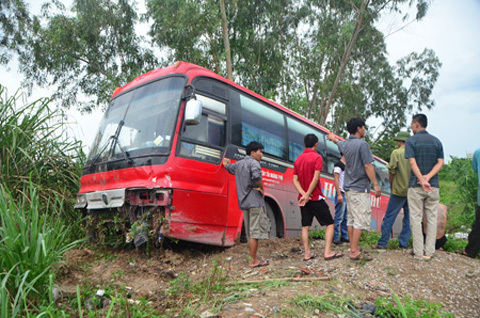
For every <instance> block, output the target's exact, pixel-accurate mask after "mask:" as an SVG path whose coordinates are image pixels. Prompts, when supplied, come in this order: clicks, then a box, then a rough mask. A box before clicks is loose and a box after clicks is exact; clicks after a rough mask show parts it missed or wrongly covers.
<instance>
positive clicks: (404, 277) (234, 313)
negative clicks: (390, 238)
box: [61, 238, 480, 317]
mask: <svg viewBox="0 0 480 318" xmlns="http://www.w3.org/2000/svg"><path fill="white" fill-rule="evenodd" d="M312 244H313V251H314V252H315V253H316V254H317V255H319V257H317V258H315V259H313V260H310V261H308V262H304V261H302V256H303V255H302V251H301V249H300V247H301V243H300V240H299V239H298V238H293V239H271V240H267V241H261V243H260V247H259V255H261V256H262V257H264V258H265V259H268V260H269V261H270V265H269V266H267V267H261V268H256V269H251V268H248V266H247V255H248V246H247V244H239V245H236V246H234V247H231V248H227V249H222V248H218V247H208V246H204V245H196V244H189V243H180V244H178V245H175V244H173V245H171V246H170V247H167V248H166V249H165V251H164V253H162V252H161V251H160V250H154V251H152V252H151V254H150V255H149V256H146V255H145V252H144V251H135V250H120V251H118V250H117V251H115V252H113V251H105V250H103V251H95V252H92V251H91V250H90V249H83V250H74V251H70V252H68V253H67V255H66V257H65V260H66V262H67V264H68V265H67V266H65V267H64V268H63V269H62V271H63V275H62V277H61V288H62V290H63V291H64V292H65V293H67V294H68V293H75V288H76V285H82V284H89V285H91V286H99V287H102V286H106V285H109V284H112V283H113V284H116V285H118V286H122V285H126V286H129V287H131V288H132V290H133V291H134V294H133V298H140V297H145V298H147V299H149V300H151V301H152V304H153V306H155V307H157V308H160V307H162V306H164V307H166V305H165V303H167V302H168V299H166V298H165V296H164V295H165V291H166V290H167V289H168V288H170V287H171V284H169V282H170V281H172V280H173V279H175V278H176V277H178V276H179V275H181V274H182V273H183V275H182V277H184V278H185V279H188V280H190V281H192V282H200V281H204V280H206V279H208V278H209V277H211V275H212V270H213V269H214V267H215V266H217V267H219V268H223V269H224V273H226V277H227V279H228V283H227V284H231V283H232V282H234V281H238V282H245V281H272V280H274V279H275V280H277V279H279V280H280V282H281V281H289V282H288V284H284V285H283V286H282V287H278V288H270V289H268V290H267V291H265V290H262V289H252V290H251V291H248V292H247V293H246V294H243V296H242V299H241V300H238V301H229V302H228V304H227V305H224V306H223V307H222V309H221V313H220V315H221V316H222V317H250V316H251V315H252V314H253V313H254V312H256V313H259V314H260V315H261V316H265V317H266V316H268V317H273V316H275V317H290V316H289V315H288V314H285V313H286V312H294V311H295V310H296V309H295V308H294V305H292V304H291V303H290V302H289V301H288V300H290V299H293V298H295V297H296V296H297V295H300V294H303V295H320V294H323V293H326V292H334V293H338V294H339V295H343V296H344V297H348V298H352V299H355V300H357V301H359V302H360V301H364V302H369V303H373V302H374V301H375V300H376V299H377V298H379V297H388V296H390V295H391V291H393V292H395V293H396V294H398V295H399V296H401V297H403V296H407V295H408V296H409V297H410V298H412V299H423V300H426V301H428V302H432V303H441V304H443V310H444V311H446V312H449V313H452V314H453V315H454V316H455V317H480V261H479V260H477V259H470V258H467V257H463V256H460V255H456V254H453V253H448V252H444V251H437V253H436V254H435V256H434V258H433V259H432V260H431V261H429V262H421V261H417V260H414V258H413V257H412V256H411V255H410V252H411V250H400V249H399V250H388V251H386V252H377V251H370V253H369V254H370V255H371V256H372V257H373V260H372V261H370V262H363V263H362V262H355V261H351V260H350V259H349V258H348V257H347V256H345V257H342V258H339V259H335V260H331V261H325V260H324V259H323V257H320V256H321V255H322V252H323V247H324V241H322V240H315V241H313V242H312ZM364 248H367V247H364ZM347 249H348V246H347V245H344V246H339V247H337V250H340V251H342V252H343V253H344V254H347V253H348V251H347ZM230 296H231V295H230ZM225 297H229V295H226V296H225ZM170 305H171V304H170ZM208 306H209V305H208V304H205V306H204V307H202V306H200V307H199V309H198V311H199V313H198V314H201V312H204V311H207V310H208V309H209V307H208ZM312 315H314V313H312ZM320 316H323V315H320Z"/></svg>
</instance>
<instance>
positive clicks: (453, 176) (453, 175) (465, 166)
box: [439, 157, 478, 233]
mask: <svg viewBox="0 0 480 318" xmlns="http://www.w3.org/2000/svg"><path fill="white" fill-rule="evenodd" d="M439 178H440V182H441V183H440V201H441V202H442V203H444V204H445V205H446V206H447V207H448V215H447V232H450V233H452V232H456V231H458V230H459V228H460V227H461V226H462V225H466V226H471V224H472V223H473V220H474V218H475V208H476V206H477V189H478V177H477V175H476V174H475V173H474V172H473V169H472V159H470V158H455V157H452V160H451V161H450V163H449V164H448V165H445V167H444V168H443V169H442V171H440V173H439Z"/></svg>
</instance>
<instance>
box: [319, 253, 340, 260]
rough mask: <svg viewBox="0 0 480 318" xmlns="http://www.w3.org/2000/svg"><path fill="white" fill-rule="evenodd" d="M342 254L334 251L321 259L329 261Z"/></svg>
mask: <svg viewBox="0 0 480 318" xmlns="http://www.w3.org/2000/svg"><path fill="white" fill-rule="evenodd" d="M342 256H343V254H342V253H335V254H333V255H332V256H327V257H324V258H323V259H324V260H326V261H331V260H332V259H335V258H340V257H342Z"/></svg>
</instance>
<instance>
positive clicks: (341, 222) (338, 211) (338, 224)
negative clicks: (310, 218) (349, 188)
mask: <svg viewBox="0 0 480 318" xmlns="http://www.w3.org/2000/svg"><path fill="white" fill-rule="evenodd" d="M342 197H343V203H338V194H335V218H334V219H333V222H334V223H335V228H334V230H333V240H334V241H338V240H339V239H340V236H339V232H341V235H342V239H344V240H348V231H347V199H346V197H345V193H343V192H342Z"/></svg>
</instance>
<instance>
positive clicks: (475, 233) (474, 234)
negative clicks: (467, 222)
mask: <svg viewBox="0 0 480 318" xmlns="http://www.w3.org/2000/svg"><path fill="white" fill-rule="evenodd" d="M479 251H480V206H477V210H476V211H475V221H474V222H473V225H472V231H471V232H470V234H468V244H467V246H466V247H465V252H467V254H468V256H470V257H473V258H475V257H477V255H478V252H479Z"/></svg>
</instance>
